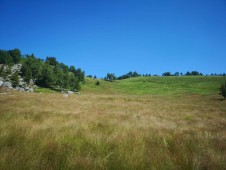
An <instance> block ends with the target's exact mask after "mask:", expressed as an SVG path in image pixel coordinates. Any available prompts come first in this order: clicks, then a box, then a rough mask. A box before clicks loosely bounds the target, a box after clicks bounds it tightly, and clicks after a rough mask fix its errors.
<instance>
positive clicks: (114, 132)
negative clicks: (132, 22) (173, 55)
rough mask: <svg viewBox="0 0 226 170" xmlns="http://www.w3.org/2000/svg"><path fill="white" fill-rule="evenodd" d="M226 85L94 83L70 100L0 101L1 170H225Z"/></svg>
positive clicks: (7, 96)
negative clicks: (224, 92)
mask: <svg viewBox="0 0 226 170" xmlns="http://www.w3.org/2000/svg"><path fill="white" fill-rule="evenodd" d="M225 80H226V79H225V78H224V77H141V78H132V79H126V80H121V81H115V82H107V81H103V80H99V81H100V86H96V85H95V82H96V81H97V80H94V79H87V80H86V84H85V85H83V86H82V91H81V93H80V95H71V96H69V97H63V95H62V94H59V93H52V91H50V90H46V89H39V90H38V92H37V93H19V92H12V91H10V92H6V93H3V94H0V169H1V170H11V169H23V170H24V169H153V170H155V169H226V101H224V100H222V97H221V96H220V95H218V88H219V87H220V84H221V83H223V82H224V81H225ZM40 92H42V93H40Z"/></svg>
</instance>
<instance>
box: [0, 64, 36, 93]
mask: <svg viewBox="0 0 226 170" xmlns="http://www.w3.org/2000/svg"><path fill="white" fill-rule="evenodd" d="M1 67H3V70H4V71H5V72H6V71H7V70H9V69H10V71H11V73H10V74H9V75H7V76H6V77H5V78H3V77H0V87H2V88H5V89H10V90H17V91H19V92H34V88H37V86H36V85H35V84H34V80H32V79H31V80H30V83H26V82H25V81H24V79H23V78H22V77H21V76H19V83H18V86H16V87H13V85H12V82H11V77H12V75H13V74H15V73H16V72H17V73H20V70H21V68H22V64H15V65H13V66H12V67H9V66H8V65H2V64H0V68H1Z"/></svg>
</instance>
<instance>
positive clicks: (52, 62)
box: [46, 57, 59, 66]
mask: <svg viewBox="0 0 226 170" xmlns="http://www.w3.org/2000/svg"><path fill="white" fill-rule="evenodd" d="M46 63H47V64H49V65H51V66H56V65H57V64H59V63H58V62H57V60H56V58H55V57H46Z"/></svg>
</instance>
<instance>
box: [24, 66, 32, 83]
mask: <svg viewBox="0 0 226 170" xmlns="http://www.w3.org/2000/svg"><path fill="white" fill-rule="evenodd" d="M31 79H32V72H31V69H30V68H27V69H26V71H25V73H24V81H25V82H26V83H30V80H31Z"/></svg>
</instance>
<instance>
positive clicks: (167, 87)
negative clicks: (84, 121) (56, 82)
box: [82, 76, 226, 95]
mask: <svg viewBox="0 0 226 170" xmlns="http://www.w3.org/2000/svg"><path fill="white" fill-rule="evenodd" d="M96 81H97V80H96V79H90V78H87V79H86V83H85V85H83V86H82V91H83V92H85V93H99V94H134V95H148V94H150V95H177V94H202V95H203V94H204V95H206V94H207V95H208V94H216V93H218V91H219V87H220V85H221V84H222V83H223V82H225V81H226V77H220V76H219V77H216V76H214V77H210V76H209V77H206V76H184V77H137V78H130V79H125V80H116V81H114V82H109V81H104V80H98V81H99V82H100V85H99V86H97V85H95V83H96Z"/></svg>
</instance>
